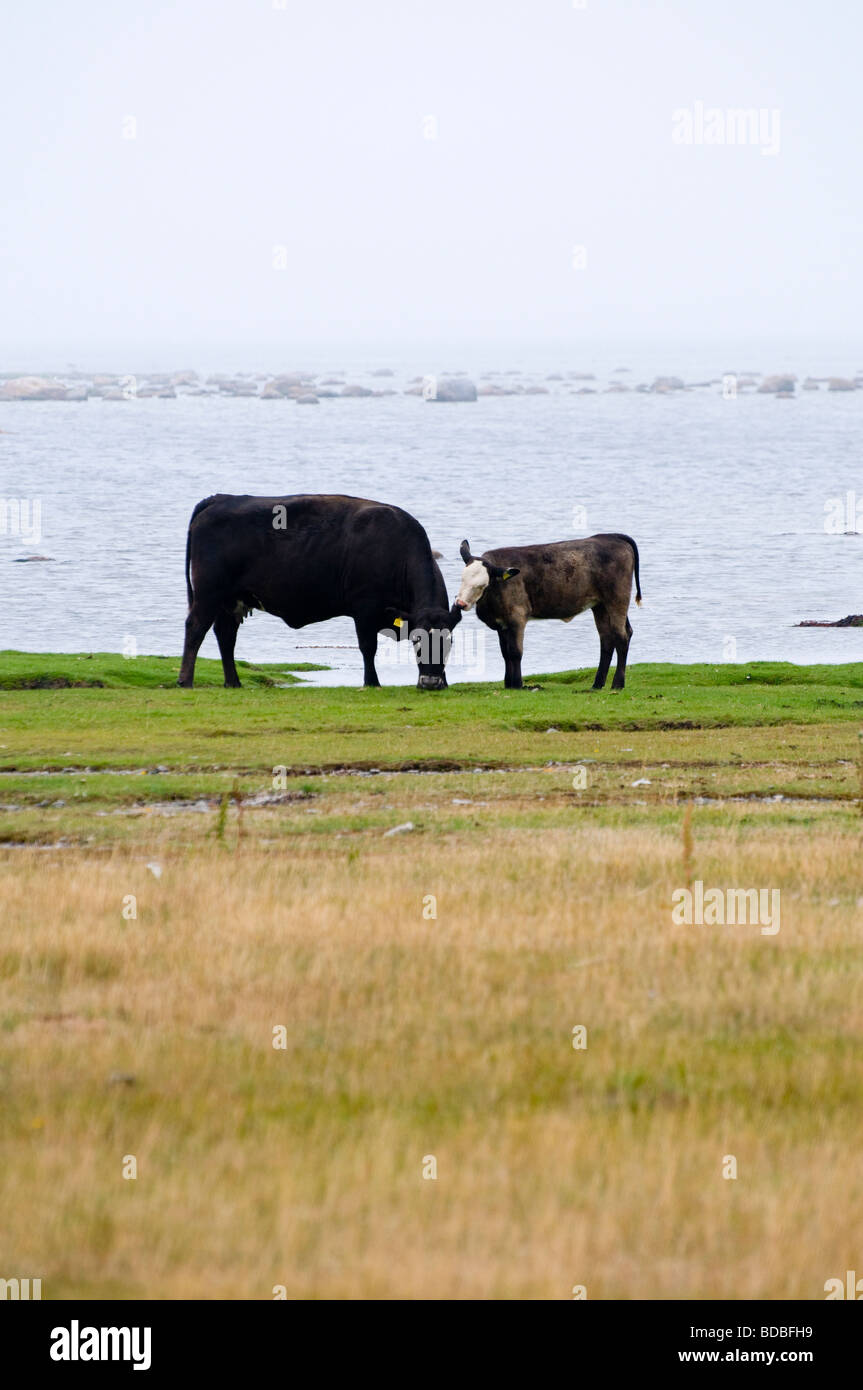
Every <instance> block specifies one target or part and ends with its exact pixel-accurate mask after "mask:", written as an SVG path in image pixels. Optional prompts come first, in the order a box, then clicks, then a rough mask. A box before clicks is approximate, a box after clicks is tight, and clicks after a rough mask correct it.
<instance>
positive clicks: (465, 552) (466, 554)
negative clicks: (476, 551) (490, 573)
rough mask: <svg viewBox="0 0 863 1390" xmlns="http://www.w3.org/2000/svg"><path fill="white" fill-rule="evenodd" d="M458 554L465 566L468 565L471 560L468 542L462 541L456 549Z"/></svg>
mask: <svg viewBox="0 0 863 1390" xmlns="http://www.w3.org/2000/svg"><path fill="white" fill-rule="evenodd" d="M458 553H459V555H460V556H461V558H462V559H463V560H464V562H465V564H466V565H469V564H470V562H471V560H472V559H473V556H472V555H471V553H470V542H469V541H462V543H461V545H460V546H459V548H458Z"/></svg>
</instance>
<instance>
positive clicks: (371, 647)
mask: <svg viewBox="0 0 863 1390" xmlns="http://www.w3.org/2000/svg"><path fill="white" fill-rule="evenodd" d="M186 590H187V593H188V597H189V616H188V617H187V619H186V641H185V646H184V648H183V662H182V665H181V667H180V675H179V678H178V681H177V684H178V685H182V686H191V685H192V683H193V680H194V676H195V658H196V657H197V655H198V649H199V647H200V645H201V643H202V642H203V640H204V637H205V636H206V634H207V632H208V631H209V629H210V627H213V629H214V631H215V634H216V640H217V642H218V644H219V651H220V653H221V657H222V666H223V668H224V671H225V685H228V686H238V685H239V684H240V680H239V677H238V675H237V668H236V666H235V664H234V644H235V642H236V640H237V629H238V628H239V625H240V623H241V622H242V621H243V619H244V618H245V617H247V616H248V614H249V613H250V612H251V611H252V609H254V608H259V609H263V611H264V612H266V613H274V614H275V615H276V617H278V618H282V619H283V620H284V621H285V622H286V623H287V624H288V626H289V627H305V626H306V625H307V624H308V623H320V622H324V621H325V620H326V619H327V618H335V617H338V616H340V615H342V614H346V615H347V616H348V617H351V618H353V620H354V624H355V626H356V630H357V641H358V643H359V648H360V651H361V652H362V654H363V668H364V676H363V683H364V684H365V685H380V681H379V680H378V677H377V672H376V671H375V652H376V651H377V644H378V633H379V632H381V631H387V632H388V633H389V635H391V636H395V637H397V638H404V637H410V640H411V642H412V643H413V646H414V650H415V653H416V659H417V665H418V667H419V679H418V681H417V686H418V688H419V689H420V690H442V689H443V688H444V687H445V686H446V683H447V681H446V675H445V674H444V665H445V663H446V659H447V656H448V655H449V649H450V646H451V644H452V635H451V634H452V629H453V628H454V627H455V626H456V624H457V623H458V622H459V621H460V620H461V609H460V608H457V607H456V606H455V605H453V607H452V609H450V607H449V603H448V600H447V593H446V586H445V584H444V582H443V576H442V575H441V572H440V570H439V569H438V567H437V564H436V562H435V560H434V558H433V556H432V551H431V546H430V545H429V540H428V536H427V535H426V533H425V531H424V530H423V528H422V526H420V524H419V522H418V521H417V520H416V518H415V517H412V516H410V515H409V513H408V512H404V511H402V509H401V507H392V506H389V505H388V504H387V503H385V502H369V501H367V500H366V499H365V498H363V497H340V496H332V497H330V496H320V497H318V496H303V495H300V496H295V497H246V496H243V497H232V496H229V495H228V494H224V493H220V494H217V495H216V496H215V497H207V498H205V499H204V501H203V502H199V503H198V505H197V507H196V508H195V510H194V511H193V512H192V516H191V520H190V522H189V534H188V538H187V541H186Z"/></svg>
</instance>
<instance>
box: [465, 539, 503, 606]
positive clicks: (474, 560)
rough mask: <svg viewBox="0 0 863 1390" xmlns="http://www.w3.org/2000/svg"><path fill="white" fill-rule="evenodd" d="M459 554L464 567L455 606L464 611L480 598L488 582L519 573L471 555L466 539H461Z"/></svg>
mask: <svg viewBox="0 0 863 1390" xmlns="http://www.w3.org/2000/svg"><path fill="white" fill-rule="evenodd" d="M459 555H460V556H461V558H462V559H463V560H464V564H465V568H464V573H463V574H462V577H461V586H460V588H459V591H458V598H457V599H456V607H458V608H461V609H464V611H465V612H467V611H468V610H469V609H471V608H473V606H474V604H475V603H477V602H478V601H479V599H481V598H482V596H483V594H484V593H485V591H486V589H487V588H488V586H489V584H492V583H495V584H502V583H503V581H504V580H505V579H512V577H513V575H514V574H518V573H519V571H518V570H517V569H513V568H512V566H510V567H509V568H504V566H503V565H493V564H492V563H491V561H490V560H480V559H479V558H478V557H477V556H476V555H471V553H470V544H469V543H468V542H467V541H462V543H461V546H460V547H459Z"/></svg>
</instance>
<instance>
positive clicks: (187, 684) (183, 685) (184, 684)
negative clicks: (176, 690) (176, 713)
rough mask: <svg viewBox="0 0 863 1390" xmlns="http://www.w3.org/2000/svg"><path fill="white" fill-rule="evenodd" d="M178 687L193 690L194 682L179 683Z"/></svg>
mask: <svg viewBox="0 0 863 1390" xmlns="http://www.w3.org/2000/svg"><path fill="white" fill-rule="evenodd" d="M177 685H178V686H179V687H180V689H181V690H191V689H192V682H191V681H177Z"/></svg>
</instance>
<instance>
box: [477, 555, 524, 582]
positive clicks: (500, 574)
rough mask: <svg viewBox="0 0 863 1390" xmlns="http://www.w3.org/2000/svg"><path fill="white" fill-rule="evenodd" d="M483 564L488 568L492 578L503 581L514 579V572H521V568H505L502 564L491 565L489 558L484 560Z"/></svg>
mask: <svg viewBox="0 0 863 1390" xmlns="http://www.w3.org/2000/svg"><path fill="white" fill-rule="evenodd" d="M483 564H484V565H485V567H486V569H487V570H488V573H489V577H490V578H491V579H499V580H500V581H501V582H503V580H504V579H512V577H513V575H514V574H521V570H517V569H512V568H509V569H504V568H503V566H502V565H490V564H489V562H488V560H483Z"/></svg>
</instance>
